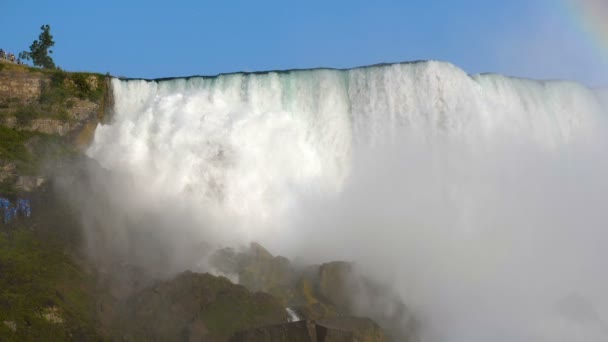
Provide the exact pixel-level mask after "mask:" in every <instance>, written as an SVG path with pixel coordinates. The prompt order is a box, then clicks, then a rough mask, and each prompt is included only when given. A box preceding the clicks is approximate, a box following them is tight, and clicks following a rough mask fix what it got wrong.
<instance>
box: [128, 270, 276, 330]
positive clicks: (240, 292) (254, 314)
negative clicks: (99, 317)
mask: <svg viewBox="0 0 608 342" xmlns="http://www.w3.org/2000/svg"><path fill="white" fill-rule="evenodd" d="M130 306H131V307H132V308H133V311H132V313H131V315H130V317H129V318H128V319H129V322H130V324H129V327H128V328H127V330H128V331H129V335H130V336H132V337H133V338H134V339H136V340H140V339H145V340H154V341H158V340H166V341H172V340H190V341H200V340H209V341H216V340H222V339H227V338H228V337H230V336H231V335H233V334H234V333H235V332H236V331H239V330H243V329H251V328H254V327H256V326H265V325H269V324H277V323H282V322H287V312H286V311H285V309H284V307H283V306H282V304H281V303H280V302H279V301H278V300H277V299H275V298H274V297H272V296H270V295H268V294H265V293H261V292H255V293H252V292H250V291H248V290H247V289H246V288H245V287H243V286H240V285H235V284H232V283H231V282H230V281H229V280H228V279H226V278H223V277H216V276H213V275H210V274H198V273H193V272H184V273H181V274H179V275H178V276H177V277H175V278H174V279H172V280H169V281H164V282H161V283H159V284H157V285H155V286H152V287H151V288H149V289H147V290H144V291H141V292H140V293H138V294H136V295H135V296H134V298H133V299H132V300H131V301H130Z"/></svg>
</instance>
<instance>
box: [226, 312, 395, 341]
mask: <svg viewBox="0 0 608 342" xmlns="http://www.w3.org/2000/svg"><path fill="white" fill-rule="evenodd" d="M230 341H231V342H291V341H295V342H317V341H319V342H321V341H322V342H353V341H362V342H382V341H386V338H385V336H384V333H383V331H382V329H380V327H379V326H378V325H377V324H376V323H374V322H373V321H372V320H370V319H367V318H358V317H340V318H334V319H328V320H321V321H313V320H307V321H299V322H292V323H284V324H278V325H273V326H266V327H259V328H255V329H251V330H247V331H240V332H238V333H236V334H234V335H233V336H232V338H231V339H230Z"/></svg>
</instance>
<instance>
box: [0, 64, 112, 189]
mask: <svg viewBox="0 0 608 342" xmlns="http://www.w3.org/2000/svg"><path fill="white" fill-rule="evenodd" d="M110 87H111V83H110V81H109V78H106V77H105V76H103V75H99V74H91V73H68V72H64V71H60V70H52V71H50V70H41V69H37V68H30V67H27V66H24V65H17V64H13V63H0V191H2V192H4V193H14V192H23V191H32V190H33V189H35V188H37V187H39V186H40V182H41V179H44V178H46V177H45V176H46V175H45V172H44V170H42V168H43V167H44V166H45V165H49V164H51V163H53V162H54V161H56V160H57V159H59V158H62V157H66V156H67V155H68V154H70V153H72V152H73V151H76V150H78V149H80V150H84V149H85V148H86V147H87V146H88V144H89V143H90V142H91V141H92V139H93V136H94V132H95V128H96V126H97V124H98V123H99V122H101V121H102V120H103V119H104V116H105V113H106V110H107V109H109V108H111V107H112V105H113V104H112V103H110V102H109V100H108V99H109V98H111V96H108V94H109V93H110V92H111V88H110ZM33 141H38V142H40V144H38V145H37V147H39V148H40V149H39V150H37V151H34V150H35V149H32V146H33V145H36V144H35V143H33ZM51 145H52V149H53V150H51V148H49V146H51ZM24 147H25V148H26V151H24V150H23V148H24Z"/></svg>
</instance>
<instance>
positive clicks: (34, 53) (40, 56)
mask: <svg viewBox="0 0 608 342" xmlns="http://www.w3.org/2000/svg"><path fill="white" fill-rule="evenodd" d="M40 29H41V30H42V33H40V35H39V36H38V40H34V42H33V43H32V45H30V51H29V52H27V51H23V52H21V53H20V54H19V58H21V59H25V60H32V62H33V63H34V65H36V66H41V67H43V68H45V69H55V62H53V58H51V56H49V54H51V53H53V50H49V49H50V48H51V47H52V46H53V45H55V41H54V40H53V36H52V35H51V27H50V26H49V25H42V26H40Z"/></svg>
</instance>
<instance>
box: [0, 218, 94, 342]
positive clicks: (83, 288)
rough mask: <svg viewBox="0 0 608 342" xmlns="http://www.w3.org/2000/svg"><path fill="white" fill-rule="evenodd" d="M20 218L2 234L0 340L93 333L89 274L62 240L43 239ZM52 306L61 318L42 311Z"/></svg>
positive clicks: (72, 337)
mask: <svg viewBox="0 0 608 342" xmlns="http://www.w3.org/2000/svg"><path fill="white" fill-rule="evenodd" d="M26 226H27V224H26V223H23V222H20V223H18V224H16V225H13V226H10V227H11V228H12V229H10V230H6V228H7V226H6V225H5V226H2V228H3V229H2V230H3V231H2V233H0V272H1V274H2V276H1V277H0V322H2V321H9V322H14V323H15V324H16V325H17V331H16V332H13V331H11V330H9V329H8V328H7V327H6V326H5V325H4V324H0V340H2V341H10V340H14V341H43V340H44V341H49V340H57V341H59V340H79V339H83V338H84V339H87V337H93V336H95V335H96V333H95V324H94V323H93V322H94V315H95V306H94V305H95V301H94V297H93V296H92V294H91V290H90V289H92V281H93V280H92V279H89V277H88V276H87V275H86V274H84V273H83V272H82V271H80V270H79V269H78V268H77V267H76V266H75V265H74V264H73V263H72V262H71V260H70V259H69V258H68V257H67V256H66V255H65V254H64V252H63V251H64V246H65V244H64V243H62V242H61V241H55V240H53V239H44V240H43V239H41V238H40V237H39V236H36V234H35V233H34V232H32V231H30V230H29V229H28V228H27V227H26ZM48 310H56V312H57V313H58V316H59V317H60V318H61V320H62V321H63V323H53V322H51V321H49V320H48V319H46V318H45V317H44V316H43V313H44V312H45V311H48Z"/></svg>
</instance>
